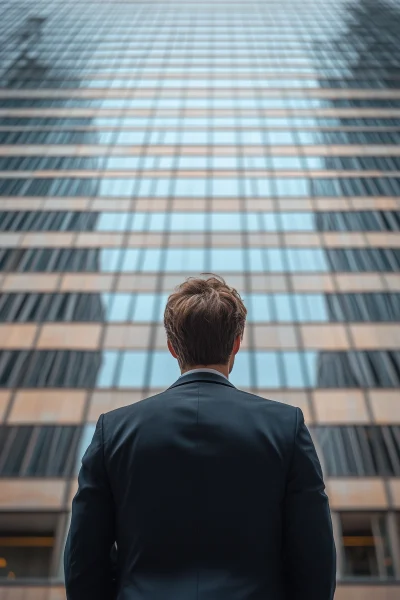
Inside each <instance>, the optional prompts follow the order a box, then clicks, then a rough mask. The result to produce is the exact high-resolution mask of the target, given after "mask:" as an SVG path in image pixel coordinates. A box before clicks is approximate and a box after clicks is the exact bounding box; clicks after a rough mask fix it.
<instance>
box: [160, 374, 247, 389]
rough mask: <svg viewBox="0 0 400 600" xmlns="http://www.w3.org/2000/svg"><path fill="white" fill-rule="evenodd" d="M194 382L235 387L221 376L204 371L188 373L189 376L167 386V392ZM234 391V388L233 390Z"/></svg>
mask: <svg viewBox="0 0 400 600" xmlns="http://www.w3.org/2000/svg"><path fill="white" fill-rule="evenodd" d="M194 381H207V382H209V383H218V384H220V385H227V386H228V387H232V388H234V387H235V386H234V385H233V383H231V382H230V381H229V380H228V379H225V377H222V375H221V376H220V375H216V374H214V373H207V372H204V371H197V372H196V373H189V375H184V376H183V377H180V378H179V379H177V380H176V381H175V383H173V384H172V385H170V386H169V388H168V389H169V390H170V389H171V388H174V387H178V386H179V385H186V384H187V383H193V382H194ZM235 389H236V388H235Z"/></svg>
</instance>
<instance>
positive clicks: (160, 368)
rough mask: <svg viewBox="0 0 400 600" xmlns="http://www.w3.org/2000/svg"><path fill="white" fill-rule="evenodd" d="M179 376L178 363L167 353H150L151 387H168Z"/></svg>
mask: <svg viewBox="0 0 400 600" xmlns="http://www.w3.org/2000/svg"><path fill="white" fill-rule="evenodd" d="M179 376H180V370H179V367H178V362H177V360H175V358H173V357H172V355H171V354H170V353H169V352H160V351H154V352H152V353H151V374H150V385H151V387H155V388H157V387H162V388H165V387H169V386H170V385H172V384H173V383H174V381H175V380H176V379H178V377H179Z"/></svg>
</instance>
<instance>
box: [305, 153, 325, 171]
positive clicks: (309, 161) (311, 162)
mask: <svg viewBox="0 0 400 600" xmlns="http://www.w3.org/2000/svg"><path fill="white" fill-rule="evenodd" d="M304 160H305V161H306V165H307V168H308V169H311V170H313V169H315V170H324V169H327V168H328V166H327V162H328V160H327V159H326V158H324V157H323V156H305V157H304Z"/></svg>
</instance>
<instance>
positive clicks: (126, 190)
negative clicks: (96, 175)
mask: <svg viewBox="0 0 400 600" xmlns="http://www.w3.org/2000/svg"><path fill="white" fill-rule="evenodd" d="M134 183H135V180H134V179H128V178H126V179H108V178H106V177H104V178H103V179H99V189H98V192H97V195H98V196H110V197H113V198H117V197H120V196H121V197H123V198H126V197H130V196H131V195H132V192H133V187H134Z"/></svg>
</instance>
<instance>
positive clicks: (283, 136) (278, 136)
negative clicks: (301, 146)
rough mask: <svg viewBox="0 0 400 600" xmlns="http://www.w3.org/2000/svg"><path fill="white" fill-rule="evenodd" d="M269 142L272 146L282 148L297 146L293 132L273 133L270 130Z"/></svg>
mask: <svg viewBox="0 0 400 600" xmlns="http://www.w3.org/2000/svg"><path fill="white" fill-rule="evenodd" d="M268 141H269V143H270V144H271V146H281V145H286V144H290V145H291V146H292V145H293V144H295V140H294V137H293V134H292V132H291V131H273V130H272V129H270V130H269V131H268Z"/></svg>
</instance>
